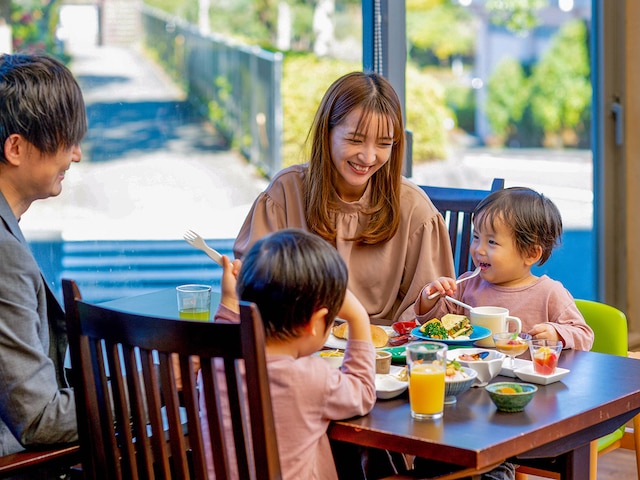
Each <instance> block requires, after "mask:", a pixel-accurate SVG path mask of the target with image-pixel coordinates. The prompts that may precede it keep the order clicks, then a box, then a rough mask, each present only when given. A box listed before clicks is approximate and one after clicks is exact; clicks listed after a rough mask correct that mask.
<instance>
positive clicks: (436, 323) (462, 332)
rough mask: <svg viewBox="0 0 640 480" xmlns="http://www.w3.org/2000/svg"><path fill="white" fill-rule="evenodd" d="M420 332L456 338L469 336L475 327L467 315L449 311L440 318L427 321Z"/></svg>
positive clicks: (442, 337)
mask: <svg viewBox="0 0 640 480" xmlns="http://www.w3.org/2000/svg"><path fill="white" fill-rule="evenodd" d="M420 332H422V333H424V334H425V335H426V336H428V337H431V338H438V339H443V340H454V339H460V338H465V337H469V335H471V334H472V333H473V327H472V326H471V322H469V319H468V318H467V317H466V316H465V315H456V314H454V313H447V314H446V315H444V316H443V317H442V319H440V320H438V319H437V318H432V319H431V320H429V321H428V322H426V323H425V324H424V325H422V326H421V327H420Z"/></svg>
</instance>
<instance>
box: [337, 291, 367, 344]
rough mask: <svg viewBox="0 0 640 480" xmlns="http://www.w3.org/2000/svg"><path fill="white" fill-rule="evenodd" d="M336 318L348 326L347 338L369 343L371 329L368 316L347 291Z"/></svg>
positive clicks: (354, 297)
mask: <svg viewBox="0 0 640 480" xmlns="http://www.w3.org/2000/svg"><path fill="white" fill-rule="evenodd" d="M338 317H340V318H342V319H343V320H345V321H346V322H347V323H348V324H349V338H350V339H352V340H367V341H369V342H371V328H370V327H369V325H370V322H369V314H368V313H367V311H366V310H365V308H364V307H363V306H362V304H361V303H360V300H358V299H357V298H356V296H355V295H354V294H353V293H351V290H349V289H347V293H346V295H345V297H344V302H342V307H340V311H339V312H338Z"/></svg>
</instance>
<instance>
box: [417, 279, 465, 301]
mask: <svg viewBox="0 0 640 480" xmlns="http://www.w3.org/2000/svg"><path fill="white" fill-rule="evenodd" d="M456 287H457V286H456V280H455V279H454V278H450V277H440V278H437V279H435V280H434V281H433V282H431V283H427V285H426V286H425V287H424V289H423V290H422V292H423V296H424V300H427V297H429V295H431V294H432V293H436V292H438V293H440V294H441V295H453V293H454V292H455V291H456Z"/></svg>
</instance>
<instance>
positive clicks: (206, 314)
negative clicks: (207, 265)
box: [176, 285, 211, 322]
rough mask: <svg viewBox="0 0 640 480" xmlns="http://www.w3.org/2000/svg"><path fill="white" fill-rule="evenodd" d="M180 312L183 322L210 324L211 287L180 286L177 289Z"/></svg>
mask: <svg viewBox="0 0 640 480" xmlns="http://www.w3.org/2000/svg"><path fill="white" fill-rule="evenodd" d="M176 291H177V296H178V312H179V315H180V318H181V319H183V320H199V321H202V322H208V321H209V318H210V315H211V314H210V310H211V286H209V285H180V286H179V287H176Z"/></svg>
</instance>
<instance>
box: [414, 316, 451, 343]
mask: <svg viewBox="0 0 640 480" xmlns="http://www.w3.org/2000/svg"><path fill="white" fill-rule="evenodd" d="M420 332H421V333H424V334H425V335H426V336H427V337H431V338H441V339H445V338H448V337H449V334H448V333H447V329H446V328H444V325H442V322H441V321H440V320H438V319H437V318H432V319H431V320H429V321H428V322H425V323H424V324H423V325H422V326H421V327H420Z"/></svg>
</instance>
